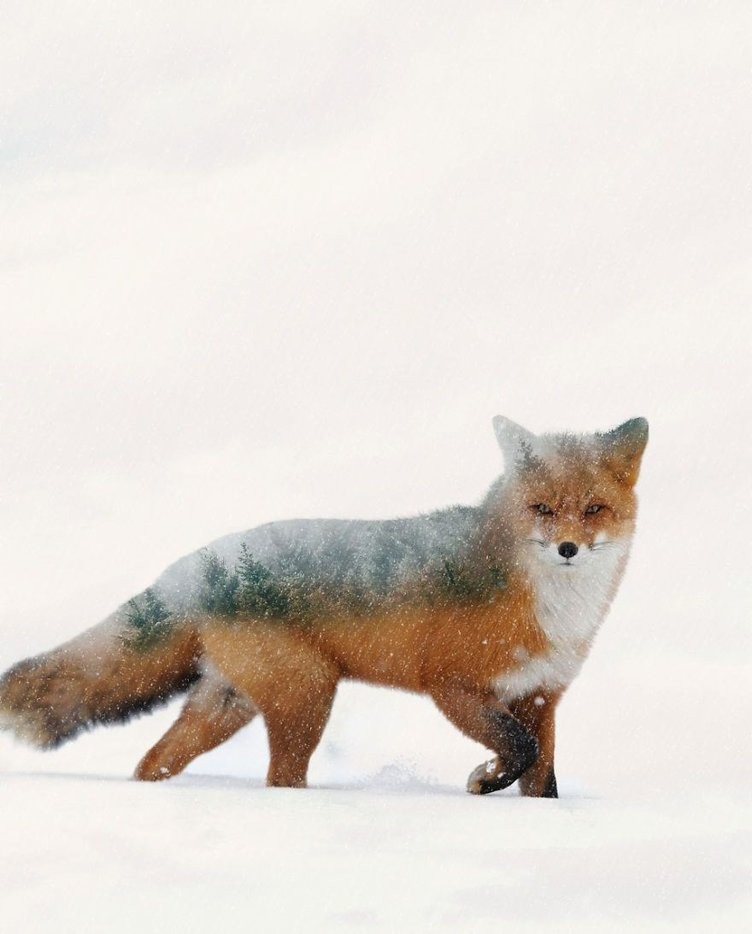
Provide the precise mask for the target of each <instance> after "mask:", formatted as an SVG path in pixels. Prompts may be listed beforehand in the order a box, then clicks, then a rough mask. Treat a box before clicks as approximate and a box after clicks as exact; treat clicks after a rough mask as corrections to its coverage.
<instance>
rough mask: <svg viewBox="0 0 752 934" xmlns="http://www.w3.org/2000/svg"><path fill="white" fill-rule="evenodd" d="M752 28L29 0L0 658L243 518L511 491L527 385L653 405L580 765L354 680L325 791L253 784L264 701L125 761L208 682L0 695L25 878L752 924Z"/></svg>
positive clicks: (612, 411)
mask: <svg viewBox="0 0 752 934" xmlns="http://www.w3.org/2000/svg"><path fill="white" fill-rule="evenodd" d="M751 34H752V12H750V7H749V5H748V4H747V3H742V2H739V3H736V2H733V0H725V2H724V3H722V4H717V3H709V2H708V3H701V2H697V3H670V2H668V3H661V4H652V3H642V2H629V3H627V2H624V3H609V2H603V3H600V2H599V3H596V2H590V3H575V2H562V3H557V4H521V3H516V2H511V0H506V2H503V3H490V2H488V3H487V2H477V3H473V4H471V5H470V6H468V5H467V4H459V3H457V4H452V3H430V4H429V3H411V4H404V3H403V4H398V3H395V2H380V3H375V2H365V0H363V2H356V0H353V2H351V3H335V2H324V0H316V2H310V3H307V4H306V3H292V2H287V3H285V2H277V3H274V4H261V3H239V2H237V3H234V2H227V3H220V4H219V5H216V4H214V5H210V4H208V3H207V4H204V3H180V4H178V3H170V2H163V3H160V4H139V3H130V4H115V3H97V4H92V3H88V2H83V0H81V2H74V0H71V2H58V3H46V2H38V3H35V4H22V3H17V2H9V3H6V4H4V8H3V28H2V33H1V34H0V114H1V115H2V117H1V123H0V217H1V218H2V223H1V224H0V314H1V315H2V324H3V329H2V341H0V360H1V361H2V380H3V391H2V400H1V404H2V419H3V422H2V437H3V441H2V446H3V457H2V471H3V491H2V525H3V529H4V533H5V534H4V535H3V537H2V542H1V547H2V553H0V567H1V568H2V589H1V593H2V634H3V638H2V642H1V643H0V667H2V668H5V667H7V666H8V665H9V664H11V663H12V662H14V661H16V660H17V659H18V658H20V657H22V656H26V655H29V654H32V653H35V652H38V651H41V650H43V649H46V648H49V647H51V646H52V645H54V644H57V643H59V642H61V641H63V640H64V639H67V638H69V637H70V636H72V635H74V634H76V633H77V632H79V631H80V630H82V629H83V628H85V627H87V626H89V625H92V624H94V623H95V622H97V621H98V620H99V619H101V618H102V617H104V616H105V615H106V614H108V613H109V612H111V611H112V610H113V609H114V608H115V606H117V605H118V604H119V603H121V602H122V601H123V600H125V599H127V598H129V597H130V596H132V595H133V594H134V593H135V592H137V591H139V590H141V589H142V588H143V587H144V586H146V585H148V584H149V583H150V582H151V581H152V580H153V579H154V578H155V577H156V576H157V575H158V574H159V573H160V572H161V571H162V570H163V569H164V568H165V567H166V566H167V565H168V564H169V563H171V562H172V561H174V560H175V559H176V558H178V557H179V556H180V555H182V554H185V553H187V552H190V551H192V550H194V549H195V548H197V547H199V546H201V545H203V544H205V543H206V542H208V541H210V540H212V539H214V538H216V537H218V536H220V535H223V534H226V533H228V532H231V531H236V530H240V529H244V528H250V527H252V526H254V525H257V524H260V523H262V522H265V521H269V520H272V519H282V518H294V517H318V516H327V517H359V518H360V517H362V518H378V517H390V516H396V515H408V514H413V513H416V512H418V511H425V510H430V509H433V508H435V507H438V506H444V505H449V504H451V503H455V502H459V503H475V502H477V501H478V500H479V499H480V497H481V496H482V495H483V493H484V492H485V490H486V489H487V487H488V485H489V484H490V483H491V482H492V480H493V479H494V478H495V476H496V475H497V474H498V472H499V471H500V470H501V466H502V465H501V457H500V453H499V451H498V448H497V445H496V442H495V439H494V437H493V431H492V428H491V417H492V416H493V415H495V414H497V413H501V414H504V415H507V416H509V417H511V418H513V419H514V420H515V421H518V422H520V423H522V424H523V425H525V426H526V427H528V428H530V429H531V430H533V431H545V430H563V429H570V430H582V431H590V430H596V429H605V428H608V427H611V426H614V425H616V424H618V423H619V422H622V421H624V420H625V419H627V418H630V417H633V416H640V415H642V416H645V417H647V418H648V419H649V420H650V425H651V440H650V443H649V445H648V449H647V452H646V455H645V460H644V467H643V473H642V476H641V479H640V483H639V492H640V499H641V511H640V517H639V522H638V533H637V537H636V541H635V547H634V550H633V554H632V560H631V563H630V567H629V569H628V572H627V575H626V578H625V581H624V584H623V586H622V589H621V591H620V593H619V595H618V597H617V600H616V603H615V605H614V608H613V610H612V613H611V615H610V617H609V619H608V620H607V622H606V624H605V627H604V629H603V631H602V633H601V634H600V635H599V637H598V640H597V643H596V646H595V648H594V650H593V652H592V654H591V657H590V658H589V660H588V662H587V663H586V665H585V668H584V670H583V672H582V674H581V675H580V677H579V678H578V680H577V681H576V682H575V684H574V685H573V687H572V688H571V690H570V693H569V695H568V696H567V698H566V700H565V702H564V704H563V705H562V708H561V712H560V716H559V722H558V753H557V772H558V776H559V783H560V789H561V791H562V799H561V800H560V801H559V802H545V801H521V800H519V799H516V798H514V797H513V796H510V795H506V794H502V795H494V796H491V797H490V798H489V799H483V800H477V799H474V798H470V797H469V796H466V795H464V794H463V793H462V787H463V785H464V781H465V778H466V776H467V774H468V773H469V771H470V770H471V769H472V767H474V766H475V765H477V764H478V762H480V761H482V759H483V757H484V755H485V753H484V750H482V749H481V748H480V747H478V746H476V745H475V744H473V743H471V742H470V741H468V740H465V739H463V738H462V737H461V736H459V734H457V733H456V731H454V730H453V729H452V728H451V727H450V726H449V725H448V724H447V723H445V722H444V721H443V720H442V719H441V716H440V714H438V712H436V711H435V710H434V709H432V707H431V705H430V704H429V703H428V702H427V701H425V700H423V699H420V698H413V697H408V696H405V695H401V694H398V693H396V692H387V691H384V690H377V689H373V688H367V687H363V686H358V685H353V686H345V687H343V688H342V689H341V690H340V692H339V696H338V699H337V702H336V703H335V710H334V714H333V718H332V722H331V724H330V726H329V728H328V730H327V733H326V735H325V737H324V741H323V743H322V746H321V748H320V750H319V751H318V752H317V754H316V755H315V756H314V759H313V762H312V768H311V776H310V777H311V781H312V784H313V785H314V786H315V788H314V789H312V790H311V791H309V792H290V791H285V790H266V789H263V788H261V787H260V781H261V777H262V776H263V774H264V772H265V768H266V750H265V740H264V736H263V729H262V726H261V724H258V723H257V724H254V725H253V726H252V727H251V728H249V729H248V730H247V731H245V732H244V733H242V734H240V735H239V736H237V737H236V738H235V739H234V740H233V741H231V742H230V743H228V744H226V745H225V746H224V747H221V748H220V749H218V750H216V751H215V752H214V753H212V754H209V755H207V756H205V757H203V758H201V759H199V760H198V761H197V762H196V763H195V764H194V765H193V766H192V767H191V768H190V769H189V773H188V775H186V776H185V777H181V778H179V779H177V780H175V781H173V782H171V783H167V784H165V785H162V786H159V787H154V786H135V785H133V784H130V783H127V782H126V778H127V776H128V775H129V774H130V772H131V771H132V768H133V766H134V765H135V763H136V761H137V760H138V759H139V757H140V755H141V754H142V753H143V752H144V751H145V749H146V748H147V747H148V746H149V745H150V744H151V743H152V742H153V741H154V740H155V739H156V738H157V737H158V736H159V735H160V734H161V732H162V731H163V730H164V729H166V727H167V726H168V725H169V722H170V721H171V718H172V717H174V715H175V713H176V708H175V707H171V708H170V709H169V710H167V711H162V712H160V713H159V714H156V715H154V716H153V717H151V718H144V719H142V720H140V721H138V722H137V723H135V724H131V725H130V726H127V727H124V728H116V729H111V730H109V731H104V730H102V731H100V732H94V733H91V734H89V735H87V736H85V737H83V738H82V739H80V740H79V741H77V742H75V743H74V744H72V745H70V746H67V747H65V748H63V749H62V750H61V751H59V752H57V753H52V754H47V755H43V754H41V753H35V752H32V751H29V750H26V749H24V748H22V747H20V746H17V745H15V744H13V743H12V742H11V741H10V740H9V739H8V738H7V737H5V736H2V737H0V768H1V769H2V775H0V782H1V783H2V785H3V786H4V787H3V791H2V793H3V795H5V807H3V809H2V818H0V826H1V827H2V828H3V841H4V843H3V855H2V857H0V886H2V888H3V890H4V894H3V899H4V906H5V907H4V913H5V915H6V916H10V919H11V921H15V922H16V923H17V924H19V925H22V926H23V928H24V929H25V930H39V931H42V930H48V929H50V930H52V929H53V928H54V929H55V930H76V931H81V930H92V931H94V930H104V929H109V930H132V929H133V928H134V927H135V926H140V928H141V929H142V930H157V929H166V928H169V926H170V923H171V920H170V919H172V922H174V923H175V924H177V923H178V922H179V923H180V925H181V926H182V927H183V928H184V929H186V930H203V929H205V928H206V926H208V925H210V924H215V923H216V924H219V923H221V924H222V926H223V927H224V928H225V929H229V930H241V929H243V930H244V929H246V928H250V927H252V926H253V925H256V926H257V927H258V928H259V929H260V930H275V929H281V928H282V927H284V926H287V927H288V928H289V929H292V930H332V929H339V928H342V929H348V928H352V929H355V928H356V927H361V928H365V929H373V930H381V929H387V930H421V929H441V928H447V929H453V930H476V929H481V928H486V927H487V925H488V924H489V923H493V922H499V923H503V922H507V923H508V924H511V925H516V926H517V928H518V929H520V930H527V929H536V928H538V927H545V926H547V925H553V926H558V927H559V928H571V929H576V930H578V931H581V930H587V929H592V930H603V929H604V926H606V927H610V928H611V929H613V928H616V927H619V926H623V927H624V928H625V929H629V928H632V929H634V928H635V927H637V926H640V927H641V928H647V927H649V926H656V927H665V928H669V927H676V929H677V930H678V929H681V930H687V929H688V928H692V927H696V928H697V929H698V930H708V929H709V928H713V927H717V928H718V929H720V928H722V927H724V926H725V929H727V930H736V929H740V928H742V927H744V926H745V921H746V919H747V915H749V913H750V911H752V901H751V900H750V896H749V892H750V868H751V866H752V855H751V850H750V824H751V821H750V808H749V804H748V789H749V783H750V779H752V755H751V754H750V746H749V732H750V731H749V718H750V714H752V710H750V707H751V706H752V703H751V702H750V695H749V689H748V685H749V682H750V674H751V673H750V668H749V658H750V649H751V648H752V645H751V640H750V635H749V632H750V623H749V608H750V577H751V575H750V573H749V567H748V565H749V562H748V559H747V553H748V551H749V548H750V545H749V530H750V521H751V519H752V516H751V515H750V484H751V482H752V481H751V480H750V478H751V477H752V449H751V448H750V443H749V427H748V426H749V417H750V412H751V408H752V405H751V403H752V394H751V393H750V387H751V385H752V378H751V377H750V365H749V350H750V338H751V337H752V325H750V323H749V321H750V318H749V312H750V295H751V293H752V289H751V288H750V284H751V280H752V265H751V264H750V255H751V252H750V251H751V248H752V233H751V232H752V211H750V200H752V186H750V165H752V118H750V114H752V88H751V84H750V59H751V56H752V52H751V49H750V41H749V36H750V35H751ZM207 776H211V777H207ZM228 776H229V777H228ZM542 880H545V881H542ZM291 882H292V886H291ZM408 883H409V884H408ZM61 899H62V901H61ZM34 905H39V906H42V908H40V909H39V911H38V914H37V913H36V912H35V910H34V909H33V906H34ZM113 919H114V920H113ZM150 925H151V926H150Z"/></svg>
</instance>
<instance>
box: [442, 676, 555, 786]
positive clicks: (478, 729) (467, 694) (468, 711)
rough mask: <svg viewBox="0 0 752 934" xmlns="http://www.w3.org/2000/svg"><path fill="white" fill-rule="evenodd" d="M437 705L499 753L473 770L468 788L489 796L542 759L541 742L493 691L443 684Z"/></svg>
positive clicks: (466, 733) (474, 736)
mask: <svg viewBox="0 0 752 934" xmlns="http://www.w3.org/2000/svg"><path fill="white" fill-rule="evenodd" d="M433 698H434V701H435V702H436V705H437V707H438V708H439V709H440V710H441V712H442V713H443V714H445V715H446V717H448V719H449V720H450V721H451V722H452V723H453V724H454V725H455V726H456V727H458V728H459V729H460V730H462V732H463V733H464V734H465V735H466V736H469V737H470V738H471V739H474V740H476V741H477V742H479V743H482V744H483V745H484V746H486V747H487V748H488V749H492V750H493V751H494V752H495V753H496V756H495V757H494V758H493V759H491V761H490V762H487V763H486V762H484V763H483V764H482V765H479V766H478V767H477V768H476V769H474V770H473V772H472V773H471V775H470V777H469V779H468V783H467V790H468V791H469V792H470V793H471V794H475V795H485V794H490V792H492V791H499V790H500V789H501V788H507V787H508V786H509V785H511V784H512V783H513V782H516V781H517V779H518V778H520V776H522V775H523V774H524V773H525V772H526V771H527V770H528V769H530V768H532V767H533V766H534V764H535V762H536V760H537V758H538V741H537V739H536V738H535V736H534V735H533V734H532V733H531V732H530V731H529V730H528V729H527V728H526V727H525V726H524V725H523V724H522V723H520V721H519V720H518V719H517V718H516V717H515V716H513V714H512V712H511V711H510V709H509V708H508V707H506V706H505V705H504V704H502V703H501V702H500V701H499V700H498V699H497V698H496V697H495V696H494V695H493V694H490V693H487V692H485V693H478V692H475V691H471V690H468V689H467V688H464V687H458V686H452V687H446V686H445V687H443V688H442V689H441V690H440V691H437V692H436V693H435V694H434V695H433Z"/></svg>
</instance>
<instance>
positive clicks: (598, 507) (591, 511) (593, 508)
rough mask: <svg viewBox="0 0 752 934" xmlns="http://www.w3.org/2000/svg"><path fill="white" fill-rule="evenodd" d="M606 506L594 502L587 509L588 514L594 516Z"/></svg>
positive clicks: (586, 513)
mask: <svg viewBox="0 0 752 934" xmlns="http://www.w3.org/2000/svg"><path fill="white" fill-rule="evenodd" d="M603 508H604V507H603V506H602V505H601V504H600V503H593V504H592V505H591V506H588V508H587V509H586V510H585V515H586V516H594V515H595V514H596V512H600V511H601V509H603Z"/></svg>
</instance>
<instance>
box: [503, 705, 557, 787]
mask: <svg viewBox="0 0 752 934" xmlns="http://www.w3.org/2000/svg"><path fill="white" fill-rule="evenodd" d="M560 698H561V693H560V692H551V691H536V692H534V693H532V694H528V695H527V696H525V697H522V698H520V699H519V700H517V701H515V702H514V703H513V704H512V705H511V710H512V713H513V714H514V716H515V718H516V719H517V720H518V721H519V722H520V723H521V724H522V725H523V726H524V727H525V729H526V730H528V731H529V732H530V733H531V734H532V735H533V736H534V737H535V739H536V740H537V742H538V758H537V759H536V761H535V762H534V763H533V765H532V766H531V767H530V768H529V769H528V770H527V771H526V772H525V773H524V774H523V775H521V776H520V792H521V793H522V794H523V795H525V797H528V798H558V797H559V794H558V791H557V788H556V774H555V772H554V741H555V714H556V706H557V704H558V703H559V699H560Z"/></svg>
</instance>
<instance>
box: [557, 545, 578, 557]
mask: <svg viewBox="0 0 752 934" xmlns="http://www.w3.org/2000/svg"><path fill="white" fill-rule="evenodd" d="M559 554H560V555H561V556H562V558H567V559H569V558H574V556H575V555H576V554H577V545H575V543H574V542H562V543H561V545H559Z"/></svg>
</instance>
